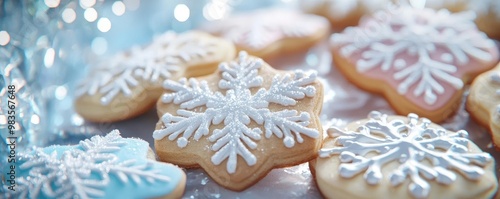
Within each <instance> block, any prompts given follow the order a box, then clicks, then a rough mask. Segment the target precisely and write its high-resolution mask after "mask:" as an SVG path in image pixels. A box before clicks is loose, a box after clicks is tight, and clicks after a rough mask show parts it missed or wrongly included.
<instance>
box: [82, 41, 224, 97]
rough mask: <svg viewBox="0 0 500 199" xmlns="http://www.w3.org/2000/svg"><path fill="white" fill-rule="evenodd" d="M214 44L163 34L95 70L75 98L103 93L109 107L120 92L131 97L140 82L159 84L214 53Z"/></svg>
mask: <svg viewBox="0 0 500 199" xmlns="http://www.w3.org/2000/svg"><path fill="white" fill-rule="evenodd" d="M215 46H216V44H215V43H213V42H210V41H202V40H200V39H199V38H198V37H197V35H196V34H194V33H191V32H188V33H184V34H180V35H177V34H175V33H174V32H167V33H164V34H162V35H160V36H158V37H156V38H155V39H154V41H153V42H152V44H151V45H149V46H146V47H133V48H132V49H131V50H130V51H128V52H122V53H119V54H117V55H115V56H114V57H112V58H110V59H109V60H107V61H104V62H103V63H101V64H100V65H98V67H97V68H96V71H94V72H92V73H91V75H89V77H88V78H87V79H86V80H85V82H83V83H82V84H81V85H80V86H79V87H78V89H77V95H78V96H82V95H96V94H97V93H100V94H102V95H103V96H102V97H101V99H100V101H101V104H102V105H108V104H109V103H111V102H112V101H113V99H114V98H115V97H116V96H117V95H118V94H119V93H122V94H123V95H124V96H126V97H130V96H131V95H132V88H133V87H137V86H139V85H140V80H146V81H149V82H152V83H154V82H158V81H163V80H165V79H168V78H170V77H171V76H172V75H173V74H174V73H176V72H177V71H179V70H180V68H181V67H182V66H183V64H185V63H186V62H190V61H192V60H196V59H201V58H202V57H206V56H208V55H209V54H211V53H213V51H214V50H215Z"/></svg>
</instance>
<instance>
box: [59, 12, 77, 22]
mask: <svg viewBox="0 0 500 199" xmlns="http://www.w3.org/2000/svg"><path fill="white" fill-rule="evenodd" d="M61 16H62V19H63V21H64V22H66V23H73V21H75V19H76V12H75V10H73V9H72V8H66V9H64V11H63V12H62V14H61Z"/></svg>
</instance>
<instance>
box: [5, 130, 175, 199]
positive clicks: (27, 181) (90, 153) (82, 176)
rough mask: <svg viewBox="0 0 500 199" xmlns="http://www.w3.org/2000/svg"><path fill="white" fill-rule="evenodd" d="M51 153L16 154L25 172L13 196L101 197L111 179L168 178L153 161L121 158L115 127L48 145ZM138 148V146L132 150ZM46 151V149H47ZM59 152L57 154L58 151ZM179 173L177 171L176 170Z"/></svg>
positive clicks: (148, 180) (147, 180)
mask: <svg viewBox="0 0 500 199" xmlns="http://www.w3.org/2000/svg"><path fill="white" fill-rule="evenodd" d="M50 148H53V149H54V150H53V152H51V153H46V151H45V149H44V148H36V149H35V150H34V151H32V152H29V153H21V154H19V156H18V159H17V162H18V163H19V166H18V168H19V169H21V170H27V171H26V172H25V173H26V175H23V176H18V178H16V182H17V187H16V191H12V192H9V193H11V194H14V195H12V196H13V197H14V196H15V197H16V198H74V197H78V198H103V197H110V196H109V195H108V196H106V195H105V194H106V193H107V192H106V191H105V189H106V187H107V186H109V185H110V183H111V181H114V180H115V179H116V180H118V181H119V182H121V183H124V184H127V183H133V184H136V185H139V184H144V183H146V184H147V185H152V184H153V183H156V184H158V183H161V184H163V186H166V185H167V184H168V183H169V182H170V181H171V178H170V177H169V176H166V175H165V173H162V171H161V169H160V167H158V165H165V164H164V163H159V162H156V161H151V160H146V161H145V162H143V161H137V159H136V158H138V157H133V158H134V159H125V160H124V159H122V158H121V157H119V156H118V155H117V153H118V151H121V150H130V148H131V147H130V146H127V141H126V140H125V139H123V138H122V137H121V136H120V133H119V132H118V131H117V130H114V131H112V132H110V133H109V134H108V135H106V136H105V137H101V136H94V137H92V138H91V139H87V140H84V141H80V143H79V145H77V146H76V147H69V146H51V147H50ZM133 150H138V149H135V148H134V149H133ZM49 151H50V150H49ZM61 151H62V154H58V152H61ZM179 172H180V171H179Z"/></svg>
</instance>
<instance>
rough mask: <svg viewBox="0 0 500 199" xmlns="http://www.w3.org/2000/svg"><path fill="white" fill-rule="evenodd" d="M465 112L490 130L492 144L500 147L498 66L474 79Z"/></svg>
mask: <svg viewBox="0 0 500 199" xmlns="http://www.w3.org/2000/svg"><path fill="white" fill-rule="evenodd" d="M467 110H468V111H469V113H470V114H471V115H472V117H473V118H474V119H476V121H477V122H479V123H480V124H481V125H483V126H485V127H487V128H489V129H490V131H491V134H492V137H493V142H494V143H495V145H496V146H497V147H498V146H500V65H498V66H497V67H496V68H494V69H493V70H490V71H488V72H485V73H483V74H481V75H479V76H478V77H477V78H476V79H474V82H472V85H471V87H470V92H469V96H468V98H467Z"/></svg>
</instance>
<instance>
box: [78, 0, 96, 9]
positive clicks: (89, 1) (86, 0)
mask: <svg viewBox="0 0 500 199" xmlns="http://www.w3.org/2000/svg"><path fill="white" fill-rule="evenodd" d="M95 1H96V0H80V7H82V8H83V9H85V8H90V7H92V6H94V5H95Z"/></svg>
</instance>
